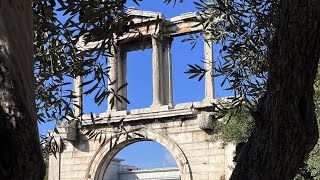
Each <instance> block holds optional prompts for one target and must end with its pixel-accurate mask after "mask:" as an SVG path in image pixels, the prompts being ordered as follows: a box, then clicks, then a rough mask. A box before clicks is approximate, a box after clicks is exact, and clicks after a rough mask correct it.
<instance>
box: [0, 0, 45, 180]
mask: <svg viewBox="0 0 320 180" xmlns="http://www.w3.org/2000/svg"><path fill="white" fill-rule="evenodd" d="M32 29H33V12H32V7H31V0H1V1H0V137H1V145H0V179H3V180H26V179H30V180H37V179H43V177H44V173H45V166H44V162H43V159H42V154H41V149H40V143H39V137H38V129H37V119H36V108H35V89H34V86H35V83H34V76H33V66H34V62H33V37H32V36H33V35H32Z"/></svg>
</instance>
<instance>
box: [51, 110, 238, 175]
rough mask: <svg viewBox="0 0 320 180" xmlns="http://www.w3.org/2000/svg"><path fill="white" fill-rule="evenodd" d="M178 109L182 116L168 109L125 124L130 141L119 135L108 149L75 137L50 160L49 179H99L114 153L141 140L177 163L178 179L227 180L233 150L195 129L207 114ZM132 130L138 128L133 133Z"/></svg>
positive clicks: (209, 132) (108, 131)
mask: <svg viewBox="0 0 320 180" xmlns="http://www.w3.org/2000/svg"><path fill="white" fill-rule="evenodd" d="M180 110H181V111H183V112H184V113H180V111H178V110H176V111H173V110H171V111H172V112H171V113H168V110H164V111H162V112H149V113H148V114H145V115H143V114H141V115H140V117H139V118H136V120H133V119H130V121H125V122H124V126H125V128H126V129H127V130H130V129H131V130H133V132H132V133H131V134H130V135H131V136H132V139H126V137H125V136H122V137H120V138H119V140H118V143H117V145H115V146H114V147H112V149H110V143H109V142H108V140H107V141H106V143H105V144H104V145H102V146H101V145H100V144H99V140H96V141H94V140H93V139H91V140H88V139H87V137H86V136H84V135H79V138H78V140H77V141H75V142H68V141H65V140H64V144H65V148H64V151H63V152H62V153H61V154H59V153H58V154H57V159H55V158H54V157H53V156H51V157H50V162H49V163H50V164H49V167H50V171H49V179H50V180H56V179H59V176H60V178H61V179H102V177H103V176H104V172H105V170H106V167H107V164H108V163H109V162H110V160H111V159H112V158H113V157H114V155H115V154H116V153H118V152H119V151H120V150H121V149H123V148H124V147H126V146H127V145H129V144H131V143H134V142H138V141H144V140H151V141H155V142H158V143H160V144H162V145H163V146H164V147H166V148H167V149H168V150H169V152H170V153H171V154H172V155H173V157H174V158H175V159H176V161H177V164H178V167H179V169H180V173H181V177H182V180H191V179H193V180H220V179H228V177H229V175H230V172H231V169H230V167H231V166H232V157H233V156H232V154H233V149H234V147H233V146H232V145H228V144H224V143H223V142H221V141H219V140H214V137H215V135H214V134H212V130H202V129H200V128H199V124H201V122H200V121H203V117H201V116H200V114H207V113H208V112H206V111H200V110H199V109H193V108H185V109H180ZM161 114H162V115H161ZM183 114H185V115H183ZM131 116H132V115H131ZM150 116H151V117H158V118H149V117H150ZM126 117H128V118H129V117H130V115H126ZM143 117H148V118H147V119H144V118H143ZM198 117H201V118H198ZM101 123H102V124H100V130H103V131H104V132H105V133H106V137H111V134H113V135H114V134H115V132H114V131H113V130H114V129H113V128H110V127H108V128H107V127H105V126H104V125H103V121H102V122H101ZM136 127H141V128H142V129H139V130H136V131H134V128H136ZM133 133H137V134H140V135H141V136H143V138H141V137H140V136H136V135H134V134H133ZM60 136H62V138H63V136H64V133H63V132H60ZM113 141H115V138H113ZM59 164H60V169H59ZM59 172H60V173H59Z"/></svg>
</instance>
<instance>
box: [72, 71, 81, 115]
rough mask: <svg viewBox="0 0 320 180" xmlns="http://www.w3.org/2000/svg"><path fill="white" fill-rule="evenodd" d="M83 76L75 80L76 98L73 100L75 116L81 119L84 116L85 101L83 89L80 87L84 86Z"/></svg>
mask: <svg viewBox="0 0 320 180" xmlns="http://www.w3.org/2000/svg"><path fill="white" fill-rule="evenodd" d="M82 81H83V80H82V76H77V77H76V78H75V79H74V95H75V96H76V98H74V99H73V108H74V116H75V117H79V116H81V114H82V109H83V99H82V93H83V88H82V87H80V85H81V84H82Z"/></svg>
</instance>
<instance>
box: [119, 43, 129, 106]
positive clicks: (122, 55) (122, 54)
mask: <svg viewBox="0 0 320 180" xmlns="http://www.w3.org/2000/svg"><path fill="white" fill-rule="evenodd" d="M118 68H119V70H118V79H119V82H118V86H119V87H120V86H122V85H123V84H126V83H127V52H126V51H125V49H124V48H122V47H121V46H120V47H119V48H118ZM119 87H118V88H119ZM118 93H119V95H121V96H123V97H124V98H127V86H126V87H124V88H122V89H121V90H120V91H119V92H118ZM118 106H119V110H127V103H126V102H125V101H123V102H122V103H120V102H118Z"/></svg>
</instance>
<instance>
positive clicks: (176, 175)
mask: <svg viewBox="0 0 320 180" xmlns="http://www.w3.org/2000/svg"><path fill="white" fill-rule="evenodd" d="M122 161H123V159H118V158H114V159H113V160H112V161H111V162H110V164H109V166H108V168H107V170H106V172H105V174H104V177H103V180H180V172H179V168H177V167H164V168H153V169H139V168H138V167H136V166H130V165H124V164H121V162H122Z"/></svg>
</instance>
